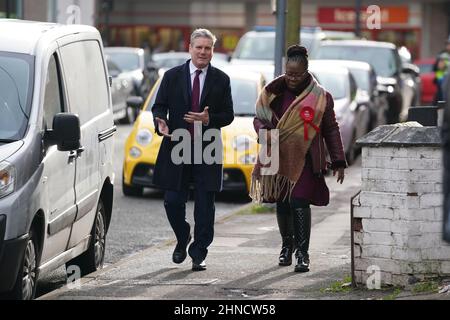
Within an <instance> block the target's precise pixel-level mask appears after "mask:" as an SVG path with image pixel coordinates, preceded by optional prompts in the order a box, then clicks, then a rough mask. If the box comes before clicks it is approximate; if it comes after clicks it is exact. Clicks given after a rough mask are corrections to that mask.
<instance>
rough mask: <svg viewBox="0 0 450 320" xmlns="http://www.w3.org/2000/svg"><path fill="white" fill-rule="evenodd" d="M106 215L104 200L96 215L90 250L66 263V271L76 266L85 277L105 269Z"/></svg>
mask: <svg viewBox="0 0 450 320" xmlns="http://www.w3.org/2000/svg"><path fill="white" fill-rule="evenodd" d="M105 245H106V214H105V207H104V205H103V202H102V199H100V200H99V202H98V205H97V213H96V214H95V220H94V224H93V226H92V230H91V239H90V242H89V248H88V249H87V251H85V252H84V253H82V254H81V255H80V256H78V257H76V258H74V259H72V260H70V261H69V262H67V263H66V269H67V268H68V267H69V266H71V265H75V266H78V267H79V268H80V275H81V276H82V277H84V276H85V275H87V274H89V273H92V272H95V271H97V270H99V269H101V268H103V262H104V259H105V248H106V246H105Z"/></svg>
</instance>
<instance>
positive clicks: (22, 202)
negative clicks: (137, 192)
mask: <svg viewBox="0 0 450 320" xmlns="http://www.w3.org/2000/svg"><path fill="white" fill-rule="evenodd" d="M106 70H107V69H106V63H105V61H104V57H103V47H102V41H101V38H100V34H99V32H98V31H97V30H96V29H95V28H93V27H88V26H80V25H78V26H66V25H58V24H51V23H42V22H31V21H22V20H9V19H0V292H1V293H2V297H6V298H13V299H32V298H33V297H34V294H35V290H36V283H37V280H38V277H39V274H42V273H45V272H47V271H50V270H52V269H55V268H57V267H59V266H61V265H64V264H66V266H69V265H73V266H74V269H73V270H74V272H76V271H77V270H78V271H79V272H80V274H81V275H85V274H87V273H90V272H93V271H95V270H97V269H99V268H101V267H102V265H103V258H104V253H105V239H106V238H105V237H106V232H107V230H108V226H109V222H110V221H111V212H112V202H113V180H114V176H113V167H112V157H113V155H112V152H113V135H114V132H115V131H116V128H115V127H114V123H113V114H112V108H111V94H110V90H109V85H108V84H109V79H108V74H107V71H106ZM77 268H78V269H77Z"/></svg>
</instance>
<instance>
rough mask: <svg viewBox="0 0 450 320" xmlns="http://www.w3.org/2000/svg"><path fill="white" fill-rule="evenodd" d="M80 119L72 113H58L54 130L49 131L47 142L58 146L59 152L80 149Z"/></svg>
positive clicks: (54, 119)
mask: <svg viewBox="0 0 450 320" xmlns="http://www.w3.org/2000/svg"><path fill="white" fill-rule="evenodd" d="M80 137H81V129H80V119H79V118H78V116H77V115H75V114H71V113H58V114H56V115H55V117H54V118H53V129H52V130H47V131H46V133H45V140H46V142H48V143H49V144H56V145H57V147H58V150H59V151H72V150H77V149H79V148H80V146H81V145H80Z"/></svg>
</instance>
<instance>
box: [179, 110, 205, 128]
mask: <svg viewBox="0 0 450 320" xmlns="http://www.w3.org/2000/svg"><path fill="white" fill-rule="evenodd" d="M208 109H209V107H205V109H204V110H203V112H192V111H190V112H188V113H187V114H185V115H184V120H185V121H186V122H188V123H194V122H195V121H201V122H202V123H203V124H204V125H207V124H208V123H209V111H208Z"/></svg>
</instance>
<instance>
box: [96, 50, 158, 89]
mask: <svg viewBox="0 0 450 320" xmlns="http://www.w3.org/2000/svg"><path fill="white" fill-rule="evenodd" d="M105 53H106V54H107V55H108V56H109V57H110V58H111V60H112V61H113V62H114V63H115V64H117V66H118V67H119V68H120V69H121V70H122V71H123V72H130V73H131V75H132V77H133V89H134V95H136V96H141V97H146V96H147V95H148V93H149V92H150V89H151V88H152V87H153V85H154V84H155V82H156V80H157V79H158V68H157V67H156V66H155V64H154V62H153V61H152V59H151V56H150V55H146V53H145V50H144V49H142V48H134V47H106V48H105Z"/></svg>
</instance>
